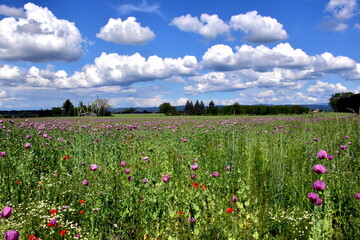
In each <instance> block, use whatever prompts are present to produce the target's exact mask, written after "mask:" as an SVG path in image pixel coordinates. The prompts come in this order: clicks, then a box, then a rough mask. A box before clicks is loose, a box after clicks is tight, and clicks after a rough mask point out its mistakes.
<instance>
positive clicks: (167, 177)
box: [161, 174, 170, 182]
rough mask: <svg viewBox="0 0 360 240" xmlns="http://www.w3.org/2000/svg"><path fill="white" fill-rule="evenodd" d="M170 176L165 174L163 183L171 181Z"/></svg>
mask: <svg viewBox="0 0 360 240" xmlns="http://www.w3.org/2000/svg"><path fill="white" fill-rule="evenodd" d="M169 177H170V176H169V174H165V175H164V177H163V178H162V179H161V180H162V181H163V182H167V181H168V180H169Z"/></svg>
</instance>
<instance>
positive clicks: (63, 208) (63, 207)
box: [61, 205, 69, 210]
mask: <svg viewBox="0 0 360 240" xmlns="http://www.w3.org/2000/svg"><path fill="white" fill-rule="evenodd" d="M68 207H69V206H66V205H65V206H62V207H61V210H65V209H67V208H68Z"/></svg>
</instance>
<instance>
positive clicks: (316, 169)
mask: <svg viewBox="0 0 360 240" xmlns="http://www.w3.org/2000/svg"><path fill="white" fill-rule="evenodd" d="M312 169H313V171H314V172H316V173H326V172H328V171H329V170H327V169H326V168H325V167H324V166H323V165H322V164H317V165H315V166H313V167H312Z"/></svg>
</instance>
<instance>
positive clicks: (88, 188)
mask: <svg viewBox="0 0 360 240" xmlns="http://www.w3.org/2000/svg"><path fill="white" fill-rule="evenodd" d="M0 125H1V126H0V128H1V129H2V130H0V152H3V154H2V155H3V156H2V157H0V189H1V192H0V210H1V209H2V208H3V207H5V206H10V207H11V208H12V209H13V212H12V214H11V216H10V217H9V218H0V236H1V235H2V236H4V234H5V232H6V231H8V230H11V229H13V230H17V231H18V232H20V235H21V237H22V239H26V238H28V237H29V236H30V237H31V235H34V238H35V237H37V238H40V239H74V238H78V239H319V238H324V239H357V238H359V237H360V200H358V199H356V198H355V194H356V193H358V192H360V187H359V186H360V184H359V178H358V176H359V171H360V130H359V125H360V120H359V118H358V117H357V116H356V115H343V116H339V115H331V116H326V115H314V116H291V117H289V116H281V117H276V118H275V117H261V118H255V117H232V118H230V117H227V118H226V119H225V118H220V117H217V118H214V117H212V118H206V117H203V118H179V117H177V118H168V117H164V118H161V119H158V118H149V119H133V120H131V119H116V118H110V119H106V118H103V119H46V120H45V121H43V120H41V119H30V120H28V121H25V120H15V121H13V122H10V121H8V120H5V119H4V120H3V122H2V123H0ZM27 135H29V136H31V138H29V137H26V136H27ZM345 136H347V137H345ZM26 143H30V145H31V146H30V148H25V144H26ZM339 145H344V146H345V147H346V150H342V149H340V148H339ZM320 150H325V151H326V152H327V153H328V154H331V155H334V159H332V160H328V159H318V158H317V153H318V152H319V151H320ZM4 152H6V154H4ZM122 161H125V162H126V166H125V167H122V166H121V162H122ZM195 163H196V164H197V165H198V169H197V170H193V169H192V165H193V164H195ZM91 164H97V165H98V167H99V168H98V170H96V171H91V170H90V165H91ZM316 164H323V165H324V166H325V167H326V168H327V169H328V170H329V172H327V173H325V174H317V173H314V172H313V171H312V167H313V166H314V165H316ZM125 169H129V170H130V173H128V174H127V173H126V172H125ZM127 171H128V170H127ZM215 172H217V173H218V174H219V175H218V177H214V176H213V173H215ZM165 174H168V175H169V178H168V179H167V181H164V179H163V177H164V175H165ZM191 174H195V176H196V177H195V178H194V179H192V178H191V177H190V175H191ZM145 178H146V179H147V182H146V180H144V179H145ZM318 179H321V180H323V181H324V182H325V183H326V188H325V190H324V191H315V190H314V189H313V188H312V183H313V182H314V181H316V180H318ZM83 180H87V181H88V185H83V183H82V181H83ZM144 181H145V182H146V183H144ZM310 192H317V193H318V194H319V196H320V197H321V198H322V199H323V203H322V204H321V205H320V206H317V205H315V204H313V203H312V202H310V201H309V199H308V197H307V195H308V193H310ZM234 197H235V199H234ZM82 200H83V201H82ZM54 210H56V213H55V211H54ZM51 219H57V224H56V226H52V227H51V226H49V225H48V223H49V221H50V220H51ZM62 230H65V231H66V233H64V231H63V232H61V231H62ZM60 232H61V233H63V234H64V235H60Z"/></svg>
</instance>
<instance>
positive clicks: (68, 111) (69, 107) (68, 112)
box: [62, 99, 75, 116]
mask: <svg viewBox="0 0 360 240" xmlns="http://www.w3.org/2000/svg"><path fill="white" fill-rule="evenodd" d="M62 109H63V113H64V116H75V111H74V105H73V104H72V102H71V101H70V99H66V101H65V102H64V103H63V107H62Z"/></svg>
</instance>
